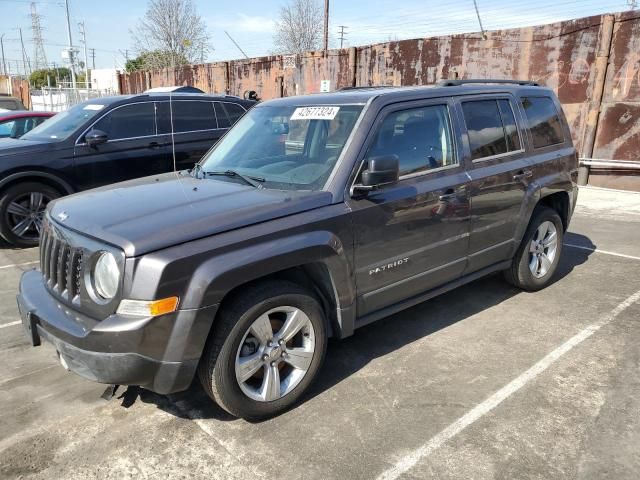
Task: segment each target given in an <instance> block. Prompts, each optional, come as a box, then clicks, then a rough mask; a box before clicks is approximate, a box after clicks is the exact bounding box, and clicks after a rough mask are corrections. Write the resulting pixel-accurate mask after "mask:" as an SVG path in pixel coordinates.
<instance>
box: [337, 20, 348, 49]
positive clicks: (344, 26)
mask: <svg viewBox="0 0 640 480" xmlns="http://www.w3.org/2000/svg"><path fill="white" fill-rule="evenodd" d="M338 28H339V29H340V48H342V45H343V44H344V36H345V34H346V32H345V31H344V29H345V28H347V26H346V25H338Z"/></svg>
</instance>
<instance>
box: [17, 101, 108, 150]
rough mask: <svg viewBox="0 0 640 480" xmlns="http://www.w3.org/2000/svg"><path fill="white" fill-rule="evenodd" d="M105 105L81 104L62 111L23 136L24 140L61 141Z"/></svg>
mask: <svg viewBox="0 0 640 480" xmlns="http://www.w3.org/2000/svg"><path fill="white" fill-rule="evenodd" d="M102 109H104V105H98V104H95V103H89V104H80V105H76V106H75V107H71V108H70V109H69V110H67V111H64V112H60V113H58V114H57V115H56V116H54V117H51V118H50V119H49V120H47V121H46V122H44V123H42V124H41V125H39V126H37V127H36V128H34V129H33V130H31V131H30V132H29V133H26V134H25V135H23V136H22V137H21V139H22V140H40V141H42V140H44V141H49V142H51V141H53V142H61V141H62V140H66V139H67V138H69V137H70V136H71V135H72V134H73V133H74V132H75V131H76V130H77V129H78V127H80V126H81V125H83V124H84V123H85V122H86V121H87V120H89V119H90V118H93V117H95V116H96V115H97V114H98V113H99V112H100V111H101V110H102Z"/></svg>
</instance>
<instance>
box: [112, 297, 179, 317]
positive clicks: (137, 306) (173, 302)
mask: <svg viewBox="0 0 640 480" xmlns="http://www.w3.org/2000/svg"><path fill="white" fill-rule="evenodd" d="M178 303H180V299H179V298H178V297H167V298H162V299H160V300H149V301H147V300H128V299H124V300H122V301H120V305H118V311H117V313H118V314H119V315H131V316H136V317H157V316H158V315H164V314H165V313H171V312H175V311H176V310H177V309H178Z"/></svg>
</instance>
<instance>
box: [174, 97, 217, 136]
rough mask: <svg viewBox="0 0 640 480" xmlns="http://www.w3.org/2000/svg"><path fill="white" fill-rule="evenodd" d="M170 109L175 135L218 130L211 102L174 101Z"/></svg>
mask: <svg viewBox="0 0 640 480" xmlns="http://www.w3.org/2000/svg"><path fill="white" fill-rule="evenodd" d="M172 107H173V128H174V131H175V132H176V133H180V132H197V131H201V130H214V129H216V128H218V124H217V123H216V117H215V114H214V112H213V105H212V104H211V102H203V101H186V100H183V101H178V102H176V101H174V102H173V105H172Z"/></svg>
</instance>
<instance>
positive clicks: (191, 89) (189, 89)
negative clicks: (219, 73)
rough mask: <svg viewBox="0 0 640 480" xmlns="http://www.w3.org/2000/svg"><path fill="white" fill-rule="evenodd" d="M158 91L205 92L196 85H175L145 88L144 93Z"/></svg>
mask: <svg viewBox="0 0 640 480" xmlns="http://www.w3.org/2000/svg"><path fill="white" fill-rule="evenodd" d="M157 92H174V93H178V92H183V93H204V92H203V91H202V90H200V89H199V88H196V87H190V86H175V87H154V88H150V89H148V90H145V92H144V93H157Z"/></svg>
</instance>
